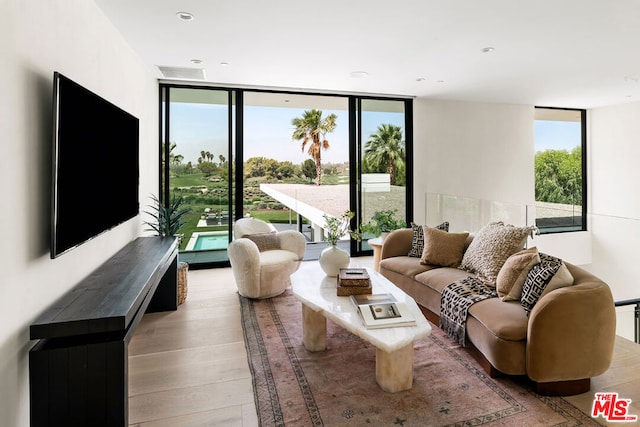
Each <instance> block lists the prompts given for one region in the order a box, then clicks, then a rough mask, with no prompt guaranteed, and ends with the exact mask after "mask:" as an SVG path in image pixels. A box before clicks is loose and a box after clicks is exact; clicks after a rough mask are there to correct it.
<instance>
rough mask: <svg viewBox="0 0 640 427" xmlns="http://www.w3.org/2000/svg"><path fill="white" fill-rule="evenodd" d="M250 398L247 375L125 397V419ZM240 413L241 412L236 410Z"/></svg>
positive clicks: (173, 413)
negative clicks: (127, 416) (127, 413)
mask: <svg viewBox="0 0 640 427" xmlns="http://www.w3.org/2000/svg"><path fill="white" fill-rule="evenodd" d="M252 402H253V390H252V388H251V379H250V378H242V379H238V380H233V381H225V382H217V383H212V384H204V385H199V386H193V387H186V388H179V389H172V390H166V391H159V392H156V393H148V394H141V395H138V396H131V397H129V423H130V424H136V423H138V424H139V423H144V422H150V421H159V420H163V419H168V418H174V417H177V416H185V415H189V414H196V413H199V412H204V411H211V410H214V409H223V408H229V407H238V409H240V410H241V406H242V405H244V404H248V403H252ZM240 413H241V412H240Z"/></svg>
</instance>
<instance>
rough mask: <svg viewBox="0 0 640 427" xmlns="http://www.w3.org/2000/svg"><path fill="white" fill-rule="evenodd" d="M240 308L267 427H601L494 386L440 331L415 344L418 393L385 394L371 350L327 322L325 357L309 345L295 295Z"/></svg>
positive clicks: (517, 388) (509, 385)
mask: <svg viewBox="0 0 640 427" xmlns="http://www.w3.org/2000/svg"><path fill="white" fill-rule="evenodd" d="M240 303H241V309H242V324H243V327H244V333H245V343H246V346H247V352H248V358H249V365H250V368H251V371H252V375H253V385H254V393H255V402H256V408H257V412H258V418H259V420H260V425H261V426H265V427H266V426H343V425H346V426H363V425H379V426H404V427H411V426H420V427H424V426H479V425H491V426H510V427H511V426H579V425H587V426H591V425H593V426H597V425H598V424H597V423H595V422H594V421H593V420H592V418H591V417H590V416H589V415H586V414H584V413H582V412H581V411H579V410H578V409H577V408H575V407H574V406H573V405H571V404H570V403H568V402H566V401H565V400H564V399H562V398H558V397H544V396H539V395H537V394H535V393H534V392H533V391H531V389H530V388H528V387H527V385H526V384H524V383H523V384H518V383H516V382H514V381H512V380H511V379H492V378H489V377H488V376H487V375H485V373H484V371H483V370H482V369H481V368H480V366H479V365H478V364H477V363H476V362H475V360H473V358H471V357H470V356H469V355H468V354H467V352H466V351H465V350H464V349H463V348H462V347H461V346H460V345H459V344H457V343H455V342H454V341H453V340H451V339H449V338H448V337H446V336H445V335H444V334H443V333H442V331H441V330H440V329H439V328H437V327H433V332H432V335H431V336H430V337H427V338H424V339H422V340H419V341H417V342H416V343H415V359H414V383H413V388H412V389H411V390H407V391H403V392H400V393H386V392H384V391H382V390H381V389H380V387H378V385H377V383H376V380H375V347H373V346H372V345H371V344H369V343H367V342H365V341H364V340H362V339H360V338H358V337H357V336H355V335H353V334H351V333H350V332H348V331H346V330H344V329H343V328H341V327H339V326H337V325H335V324H334V323H332V322H331V321H328V322H327V346H328V349H327V350H326V351H321V352H314V353H312V352H308V351H307V350H306V349H305V348H304V347H303V345H302V325H301V317H302V314H301V313H302V308H301V305H300V303H299V302H298V301H297V300H296V299H295V297H294V296H293V294H292V293H291V290H290V289H288V290H287V291H285V293H284V294H283V295H281V296H279V297H276V298H272V299H267V300H249V299H246V298H243V297H240Z"/></svg>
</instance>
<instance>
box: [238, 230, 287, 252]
mask: <svg viewBox="0 0 640 427" xmlns="http://www.w3.org/2000/svg"><path fill="white" fill-rule="evenodd" d="M244 237H245V238H246V239H249V240H251V241H252V242H253V243H255V244H256V246H257V247H258V250H259V251H260V252H264V251H270V250H273V249H280V240H278V234H277V233H275V232H271V233H258V234H248V235H246V236H244Z"/></svg>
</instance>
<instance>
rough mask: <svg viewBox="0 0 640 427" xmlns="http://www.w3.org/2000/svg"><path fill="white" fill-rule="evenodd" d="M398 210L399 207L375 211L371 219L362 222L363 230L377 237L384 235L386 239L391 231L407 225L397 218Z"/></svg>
mask: <svg viewBox="0 0 640 427" xmlns="http://www.w3.org/2000/svg"><path fill="white" fill-rule="evenodd" d="M397 211H398V210H397V209H387V210H382V211H375V212H374V213H373V215H372V216H371V220H370V221H369V222H367V223H365V224H362V227H361V230H362V232H363V233H371V234H373V235H374V236H376V237H382V239H383V240H384V238H385V237H386V236H387V235H388V234H389V233H390V232H391V231H393V230H397V229H398V228H403V227H405V225H406V224H405V222H404V221H402V220H400V219H396V217H395V215H396V212H397Z"/></svg>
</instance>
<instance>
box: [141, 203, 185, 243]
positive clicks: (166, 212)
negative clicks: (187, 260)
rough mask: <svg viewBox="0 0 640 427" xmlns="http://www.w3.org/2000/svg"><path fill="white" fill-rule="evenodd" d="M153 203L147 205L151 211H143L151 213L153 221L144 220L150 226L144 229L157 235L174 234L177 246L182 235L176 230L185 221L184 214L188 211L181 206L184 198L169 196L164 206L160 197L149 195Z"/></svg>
mask: <svg viewBox="0 0 640 427" xmlns="http://www.w3.org/2000/svg"><path fill="white" fill-rule="evenodd" d="M151 200H152V201H153V205H151V206H149V207H150V208H151V209H152V211H151V212H149V211H145V213H146V214H148V215H151V217H152V218H153V221H151V222H149V221H145V222H144V223H145V224H146V225H148V226H149V227H151V228H148V229H147V230H146V231H155V232H156V233H158V236H176V237H178V246H179V245H180V243H181V241H182V237H184V235H180V234H178V230H180V228H181V227H182V226H183V225H184V224H185V223H186V221H185V220H184V218H183V217H184V215H185V214H186V213H187V212H189V209H187V208H185V207H183V205H184V203H185V200H184V197H182V196H181V195H178V196H176V195H175V194H174V195H172V196H171V198H170V200H169V205H168V206H165V205H164V204H163V203H162V202H161V201H160V199H158V198H157V197H156V196H155V195H153V194H152V195H151Z"/></svg>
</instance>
